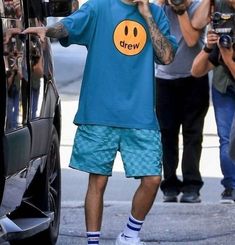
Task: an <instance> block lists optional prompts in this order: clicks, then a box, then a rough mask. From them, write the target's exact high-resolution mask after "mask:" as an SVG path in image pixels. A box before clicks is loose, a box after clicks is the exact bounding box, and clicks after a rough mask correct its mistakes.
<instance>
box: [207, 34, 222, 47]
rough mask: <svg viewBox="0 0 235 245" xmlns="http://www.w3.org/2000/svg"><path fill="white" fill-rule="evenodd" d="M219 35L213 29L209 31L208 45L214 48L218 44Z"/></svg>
mask: <svg viewBox="0 0 235 245" xmlns="http://www.w3.org/2000/svg"><path fill="white" fill-rule="evenodd" d="M218 39H219V35H218V34H216V33H215V32H214V31H213V30H210V31H208V32H207V43H206V47H207V48H209V49H212V48H213V46H214V45H215V44H217V42H218Z"/></svg>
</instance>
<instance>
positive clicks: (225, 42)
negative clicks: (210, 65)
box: [219, 34, 233, 48]
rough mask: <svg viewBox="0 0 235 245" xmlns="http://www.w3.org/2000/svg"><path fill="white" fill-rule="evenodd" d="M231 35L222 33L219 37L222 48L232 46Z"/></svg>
mask: <svg viewBox="0 0 235 245" xmlns="http://www.w3.org/2000/svg"><path fill="white" fill-rule="evenodd" d="M232 41H233V40H232V37H230V36H229V35H226V34H223V35H221V36H220V38H219V44H220V45H221V46H222V47H224V48H230V47H231V46H232Z"/></svg>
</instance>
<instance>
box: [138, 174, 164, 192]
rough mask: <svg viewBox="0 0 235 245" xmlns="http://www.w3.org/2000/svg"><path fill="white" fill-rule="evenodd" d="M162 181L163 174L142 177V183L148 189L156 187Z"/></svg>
mask: <svg viewBox="0 0 235 245" xmlns="http://www.w3.org/2000/svg"><path fill="white" fill-rule="evenodd" d="M160 183H161V176H145V177H143V178H142V179H141V185H143V186H144V187H146V188H148V189H152V188H154V189H156V188H158V187H159V185H160Z"/></svg>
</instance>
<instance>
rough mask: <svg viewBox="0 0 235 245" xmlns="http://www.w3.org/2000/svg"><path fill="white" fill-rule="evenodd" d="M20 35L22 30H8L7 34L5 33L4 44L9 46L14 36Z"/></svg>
mask: <svg viewBox="0 0 235 245" xmlns="http://www.w3.org/2000/svg"><path fill="white" fill-rule="evenodd" d="M20 33H21V29H20V28H17V27H15V28H9V29H7V30H6V32H5V33H4V37H3V43H4V44H7V43H8V42H9V41H10V39H11V38H12V37H13V36H14V35H17V34H20Z"/></svg>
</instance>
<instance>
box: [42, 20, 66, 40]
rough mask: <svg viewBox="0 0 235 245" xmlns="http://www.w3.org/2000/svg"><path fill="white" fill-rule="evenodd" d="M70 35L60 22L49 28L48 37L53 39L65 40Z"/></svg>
mask: <svg viewBox="0 0 235 245" xmlns="http://www.w3.org/2000/svg"><path fill="white" fill-rule="evenodd" d="M68 35H69V33H68V31H67V30H66V28H65V27H64V25H63V24H62V23H60V22H58V23H55V24H54V25H53V26H51V27H48V29H47V32H46V36H47V37H52V38H57V39H60V38H64V37H67V36H68Z"/></svg>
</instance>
